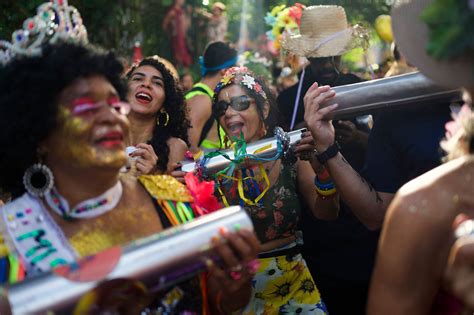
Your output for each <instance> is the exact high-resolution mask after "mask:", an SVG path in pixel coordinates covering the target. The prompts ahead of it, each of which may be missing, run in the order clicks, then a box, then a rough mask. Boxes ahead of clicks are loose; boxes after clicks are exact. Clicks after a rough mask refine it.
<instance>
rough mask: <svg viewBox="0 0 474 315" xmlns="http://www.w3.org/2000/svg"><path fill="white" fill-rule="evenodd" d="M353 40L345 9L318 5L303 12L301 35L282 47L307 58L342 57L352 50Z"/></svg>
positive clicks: (283, 42)
mask: <svg viewBox="0 0 474 315" xmlns="http://www.w3.org/2000/svg"><path fill="white" fill-rule="evenodd" d="M352 39H353V34H352V28H350V27H349V26H348V24H347V18H346V12H345V11H344V8H343V7H340V6H336V5H318V6H310V7H307V8H306V9H304V10H303V13H302V15H301V24H300V35H294V36H290V37H288V38H284V39H283V40H282V47H283V48H284V49H286V50H287V51H289V52H290V53H293V54H295V55H298V56H303V57H331V56H340V55H342V54H344V53H345V52H346V51H348V50H349V49H350V47H349V46H350V44H351V42H352Z"/></svg>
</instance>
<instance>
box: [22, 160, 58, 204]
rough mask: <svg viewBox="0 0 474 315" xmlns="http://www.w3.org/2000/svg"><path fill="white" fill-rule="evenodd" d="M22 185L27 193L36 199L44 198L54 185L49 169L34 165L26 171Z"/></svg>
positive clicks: (38, 164)
mask: <svg viewBox="0 0 474 315" xmlns="http://www.w3.org/2000/svg"><path fill="white" fill-rule="evenodd" d="M23 185H24V186H25V189H26V191H27V192H28V193H30V194H31V195H33V196H36V197H44V195H46V194H47V193H49V192H50V190H51V189H52V188H53V185H54V176H53V172H51V169H50V168H49V167H47V166H46V165H45V164H41V163H36V164H33V165H32V166H30V167H29V168H27V169H26V171H25V174H24V175H23Z"/></svg>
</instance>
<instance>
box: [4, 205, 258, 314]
mask: <svg viewBox="0 0 474 315" xmlns="http://www.w3.org/2000/svg"><path fill="white" fill-rule="evenodd" d="M221 228H226V229H227V230H228V231H235V230H237V229H241V228H245V229H249V230H253V225H252V221H251V220H250V218H249V217H248V215H247V213H246V212H245V210H243V209H242V208H241V207H238V206H234V207H229V208H225V209H222V210H219V211H216V212H213V213H211V214H208V215H205V216H202V217H200V218H198V219H196V220H194V221H193V222H191V223H187V224H183V225H181V226H177V227H174V228H171V229H167V230H165V231H163V232H161V233H159V234H156V235H153V236H150V237H148V238H145V239H141V240H138V241H136V242H134V243H132V244H130V245H128V246H126V247H124V248H122V249H120V248H112V249H109V250H107V251H105V252H104V253H102V254H101V253H99V254H98V255H95V256H92V257H88V258H85V259H83V260H81V261H80V262H78V263H76V264H72V265H70V266H64V267H60V268H59V269H56V270H53V271H51V272H48V273H45V274H43V275H41V276H39V277H35V278H32V279H29V280H25V281H23V282H21V283H18V284H15V285H12V286H10V287H6V288H5V289H6V290H4V291H3V294H2V297H1V299H0V313H1V314H2V315H4V314H46V313H48V312H55V313H65V314H72V310H73V309H74V307H75V305H76V303H77V302H78V301H79V299H80V298H81V297H82V296H83V295H84V294H86V293H87V292H89V291H90V290H93V289H94V288H96V287H97V286H99V285H100V286H102V287H106V286H107V284H108V283H109V282H110V283H112V285H111V286H110V287H111V288H113V281H117V283H118V282H120V281H122V280H124V279H126V280H130V281H137V282H140V283H143V284H144V285H146V286H147V287H148V290H149V291H150V292H151V293H153V292H156V291H159V290H162V289H164V288H167V287H169V286H171V285H173V284H175V283H177V282H181V281H183V280H184V279H187V278H190V277H192V276H194V275H195V274H196V273H198V272H199V271H202V270H203V269H204V268H205V259H207V258H209V257H211V255H212V247H211V239H212V237H214V236H216V235H218V233H219V230H220V229H221ZM97 257H99V258H97ZM95 259H96V260H98V261H94V260H95ZM91 278H95V279H94V280H92V281H89V280H91ZM106 293H107V292H106ZM130 303H135V301H133V300H131V301H130Z"/></svg>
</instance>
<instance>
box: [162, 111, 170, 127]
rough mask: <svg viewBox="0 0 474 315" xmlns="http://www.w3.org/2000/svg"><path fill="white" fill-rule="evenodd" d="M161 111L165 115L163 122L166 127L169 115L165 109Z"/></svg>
mask: <svg viewBox="0 0 474 315" xmlns="http://www.w3.org/2000/svg"><path fill="white" fill-rule="evenodd" d="M163 113H164V114H165V117H166V118H165V124H164V126H165V127H166V126H168V123H169V122H170V115H169V114H168V112H167V111H166V110H165V111H163Z"/></svg>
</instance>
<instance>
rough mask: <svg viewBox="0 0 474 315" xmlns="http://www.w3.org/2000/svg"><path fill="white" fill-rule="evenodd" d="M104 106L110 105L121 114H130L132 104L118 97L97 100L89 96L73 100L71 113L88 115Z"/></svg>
mask: <svg viewBox="0 0 474 315" xmlns="http://www.w3.org/2000/svg"><path fill="white" fill-rule="evenodd" d="M102 107H110V108H112V109H114V110H115V111H116V112H117V113H119V114H120V115H128V113H129V112H130V105H129V104H127V103H125V102H121V101H120V99H119V98H117V97H111V98H109V99H108V100H107V101H101V102H95V103H94V101H93V100H92V99H91V98H89V97H83V98H79V99H76V100H74V101H73V102H72V110H71V113H72V114H73V115H74V116H87V115H90V114H94V113H97V112H98V111H99V110H100V109H101V108H102Z"/></svg>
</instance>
